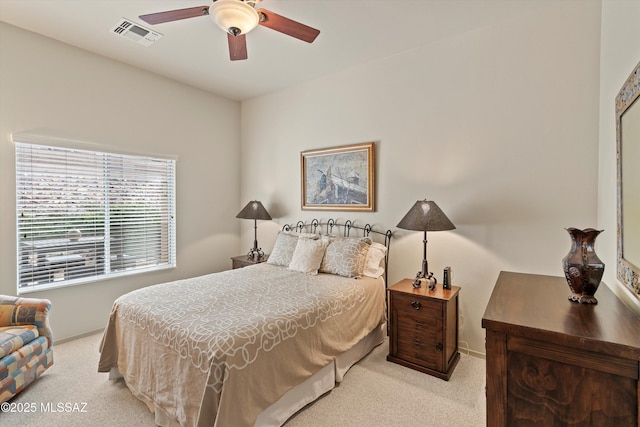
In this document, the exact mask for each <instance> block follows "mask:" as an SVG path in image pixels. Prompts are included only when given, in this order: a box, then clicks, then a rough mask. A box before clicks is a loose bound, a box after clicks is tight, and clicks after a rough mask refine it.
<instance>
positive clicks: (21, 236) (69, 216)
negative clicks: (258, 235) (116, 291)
mask: <svg viewBox="0 0 640 427" xmlns="http://www.w3.org/2000/svg"><path fill="white" fill-rule="evenodd" d="M14 140H15V136H14ZM174 189H175V160H173V159H169V160H168V159H161V158H150V157H142V156H134V155H124V154H113V153H104V152H95V151H87V150H79V149H69V148H60V147H53V146H48V145H36V144H30V143H28V144H27V143H22V142H17V143H16V206H17V232H18V257H17V260H18V293H24V292H29V291H32V290H39V289H48V288H52V287H60V286H66V285H71V284H80V283H86V282H90V281H95V280H96V279H98V278H103V277H108V276H113V275H122V274H133V273H139V272H142V271H149V270H155V269H162V268H170V267H175V258H176V256H175V220H174V212H175V191H174Z"/></svg>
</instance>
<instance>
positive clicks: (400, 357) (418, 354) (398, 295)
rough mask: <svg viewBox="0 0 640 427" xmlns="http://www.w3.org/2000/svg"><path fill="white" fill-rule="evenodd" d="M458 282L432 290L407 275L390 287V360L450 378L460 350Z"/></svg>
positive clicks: (440, 376)
mask: <svg viewBox="0 0 640 427" xmlns="http://www.w3.org/2000/svg"><path fill="white" fill-rule="evenodd" d="M459 291H460V287H459V286H452V287H451V289H442V286H441V285H438V286H437V287H436V289H434V290H433V291H430V290H429V289H428V288H427V287H426V286H425V285H424V284H423V285H422V287H420V288H414V287H413V286H412V285H411V280H410V279H404V280H401V281H400V282H398V283H396V284H395V285H393V286H391V287H390V288H389V313H390V314H389V317H390V319H389V320H390V322H389V323H390V328H389V355H388V356H387V360H389V361H391V362H395V363H399V364H401V365H404V366H407V367H409V368H412V369H415V370H418V371H420V372H424V373H426V374H430V375H433V376H436V377H438V378H442V379H444V380H447V381H448V380H449V378H450V377H451V374H452V373H453V370H454V368H455V367H456V365H457V364H458V361H459V360H460V352H459V351H458V294H459Z"/></svg>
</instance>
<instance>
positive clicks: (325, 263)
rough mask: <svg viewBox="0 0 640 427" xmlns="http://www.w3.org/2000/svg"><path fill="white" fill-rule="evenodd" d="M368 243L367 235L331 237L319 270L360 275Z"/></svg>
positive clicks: (346, 274)
mask: <svg viewBox="0 0 640 427" xmlns="http://www.w3.org/2000/svg"><path fill="white" fill-rule="evenodd" d="M369 245H371V239H370V238H368V237H363V238H337V239H331V240H330V243H329V246H327V250H326V251H325V254H324V259H323V260H322V264H321V266H320V272H321V273H330V274H337V275H339V276H345V277H359V276H362V271H363V270H364V265H365V257H366V255H367V250H368V249H369Z"/></svg>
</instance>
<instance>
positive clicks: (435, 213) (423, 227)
mask: <svg viewBox="0 0 640 427" xmlns="http://www.w3.org/2000/svg"><path fill="white" fill-rule="evenodd" d="M398 227H399V228H404V229H405V230H415V231H422V232H424V239H423V240H422V242H423V245H424V248H423V251H424V252H423V254H424V256H423V259H422V270H421V271H419V272H418V274H416V278H415V280H414V281H413V282H412V283H413V287H414V288H419V287H420V281H421V279H425V280H426V281H427V282H428V283H429V285H428V286H429V289H430V290H433V289H435V286H436V283H437V280H436V278H435V277H434V276H433V273H431V272H429V266H428V263H427V231H443V230H453V229H455V228H456V226H455V225H453V223H452V222H451V221H450V220H449V218H447V216H446V215H445V214H444V212H442V210H441V209H440V208H439V207H438V205H437V204H436V202H433V201H430V200H418V201H417V202H416V203H415V204H414V205H413V207H412V208H411V209H410V210H409V212H407V214H406V215H405V216H404V218H402V220H401V221H400V222H399V223H398Z"/></svg>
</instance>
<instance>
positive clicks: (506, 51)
mask: <svg viewBox="0 0 640 427" xmlns="http://www.w3.org/2000/svg"><path fill="white" fill-rule="evenodd" d="M525 6H526V4H525V3H523V7H525ZM524 16H525V17H522V18H519V19H514V20H511V21H508V22H502V23H501V24H498V25H494V26H492V27H488V28H483V29H481V30H478V31H473V32H469V33H465V34H462V35H459V36H456V37H452V38H448V39H445V40H442V41H440V42H438V43H433V44H429V45H425V46H423V47H421V48H420V49H416V50H412V51H409V52H405V53H402V54H398V55H395V56H393V57H390V58H386V59H382V60H379V61H375V62H371V63H367V64H363V65H362V66H359V67H356V68H352V69H349V70H346V71H344V72H341V73H338V74H335V75H332V76H329V77H326V78H323V79H320V80H316V81H313V82H311V83H308V84H305V85H301V86H297V87H294V88H290V89H288V90H284V91H281V92H278V93H275V94H271V95H268V96H264V97H261V98H256V99H253V100H249V101H246V102H243V104H242V137H241V140H242V159H243V163H242V165H243V168H242V180H241V196H242V197H241V198H242V199H249V198H254V197H255V198H258V199H260V200H262V201H263V202H264V203H265V205H266V207H267V209H268V210H269V211H270V212H271V214H272V216H274V217H276V218H275V221H271V222H264V223H262V224H260V227H259V236H262V237H260V241H261V244H262V246H263V248H266V249H267V251H268V250H270V249H271V247H272V244H273V239H274V237H275V232H276V230H277V229H278V227H279V225H280V224H282V223H284V222H285V221H289V220H297V219H299V218H306V219H309V218H314V217H315V218H324V219H326V218H328V217H339V218H355V219H358V220H359V221H360V222H371V223H373V224H377V225H380V226H382V227H385V228H391V229H392V230H393V231H394V233H395V235H394V241H393V242H392V247H391V263H390V283H394V282H395V281H397V280H399V279H401V278H404V277H410V276H413V275H414V274H415V272H416V271H417V270H419V269H420V264H421V259H422V235H421V233H414V232H407V231H405V230H400V229H397V228H396V224H397V223H398V222H399V221H400V219H401V218H402V217H403V215H404V214H405V213H406V212H407V211H408V210H409V208H410V207H411V206H412V204H413V203H414V202H415V201H416V200H418V199H422V198H428V199H432V200H435V201H436V202H437V203H438V205H439V206H440V207H441V208H442V209H443V210H444V212H445V213H446V214H447V215H448V217H449V218H450V219H451V220H452V221H453V223H454V224H455V225H456V226H457V229H456V230H454V231H444V232H432V233H430V234H429V236H428V240H429V256H428V260H429V266H430V270H432V271H434V272H435V273H436V275H437V277H438V278H439V279H441V278H442V269H443V268H444V267H445V266H448V265H449V266H452V268H453V282H454V284H458V285H460V286H462V293H461V296H460V298H461V299H460V310H461V314H462V315H463V317H464V318H463V322H464V325H463V328H462V330H461V334H460V338H461V340H463V341H467V342H468V343H469V346H470V348H471V349H472V351H474V352H477V353H484V330H483V329H482V328H481V318H482V314H483V313H484V308H485V307H486V303H487V301H488V299H489V296H490V294H491V291H492V289H493V285H494V283H495V280H496V278H497V276H498V273H499V272H500V271H501V270H513V271H522V272H531V273H542V274H550V275H562V268H561V260H562V258H563V257H564V256H565V255H566V254H567V252H568V250H569V246H570V240H569V237H568V234H567V232H566V231H565V230H564V229H563V228H565V227H570V226H575V227H594V226H596V225H597V218H596V213H597V200H598V191H597V185H598V108H599V104H598V95H599V93H598V87H599V55H600V51H599V44H600V3H599V2H591V1H590V2H563V3H560V4H556V5H552V6H550V7H548V8H544V9H542V10H541V11H538V12H536V13H530V14H526V15H524ZM365 141H376V143H377V150H378V151H377V155H378V162H377V163H378V164H377V168H376V171H377V178H378V179H377V182H378V192H377V206H378V207H377V211H376V212H375V213H369V214H349V213H323V212H302V211H301V209H300V163H299V156H300V151H303V150H307V149H315V148H322V147H331V146H336V145H344V144H351V143H358V142H365ZM256 177H259V179H256ZM249 233H250V230H249V229H248V228H243V239H242V240H243V241H244V240H249V239H250V234H249ZM567 292H568V288H567Z"/></svg>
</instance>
